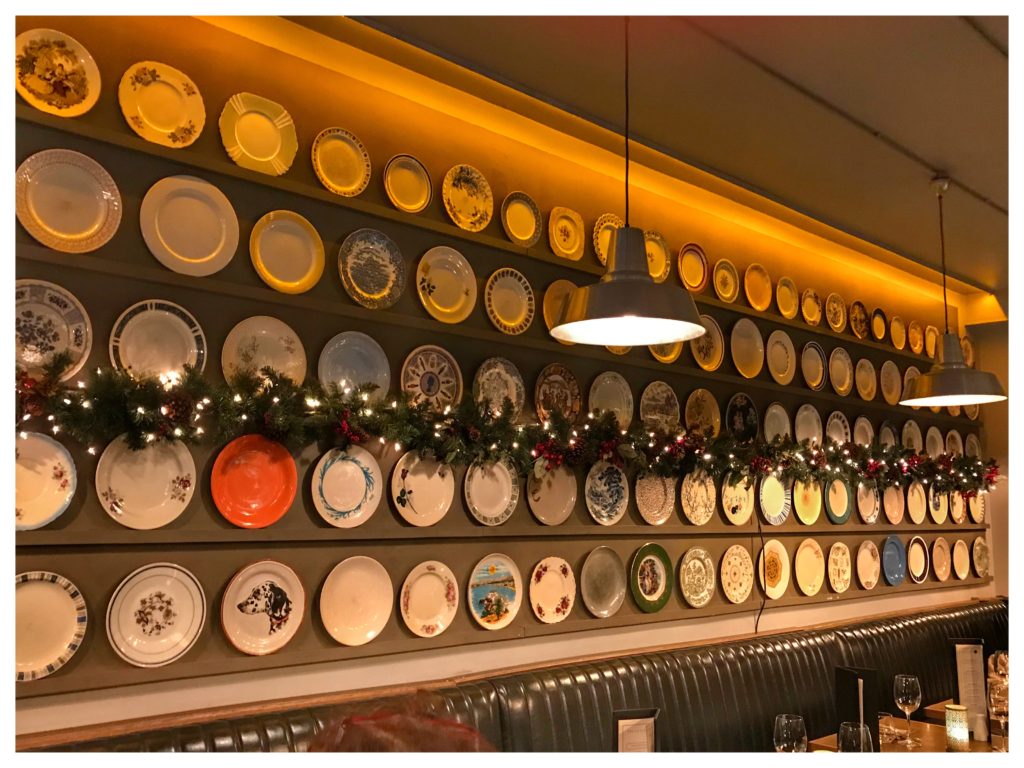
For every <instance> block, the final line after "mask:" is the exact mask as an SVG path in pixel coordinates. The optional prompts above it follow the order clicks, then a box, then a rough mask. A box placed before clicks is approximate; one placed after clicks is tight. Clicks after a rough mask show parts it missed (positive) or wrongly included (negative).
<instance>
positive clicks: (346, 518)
mask: <svg viewBox="0 0 1024 768" xmlns="http://www.w3.org/2000/svg"><path fill="white" fill-rule="evenodd" d="M383 488H384V480H383V476H382V475H381V471H380V465H379V464H377V460H376V459H375V458H374V457H373V455H372V454H371V453H370V452H369V451H367V450H366V449H365V448H360V447H359V446H358V445H350V446H349V447H348V448H346V449H345V450H341V449H340V448H332V449H331V450H329V451H328V452H327V453H325V454H324V455H323V456H322V457H321V458H320V461H318V462H317V465H316V468H315V469H314V470H313V506H315V507H316V511H317V512H319V513H320V517H322V518H323V519H324V520H326V521H327V522H328V523H330V524H331V525H333V526H334V527H335V528H355V527H356V526H358V525H362V524H363V523H365V522H366V521H367V520H369V519H370V517H371V516H372V515H373V513H374V512H376V511H377V506H378V505H379V504H380V498H381V495H382V493H383Z"/></svg>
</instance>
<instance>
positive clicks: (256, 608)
mask: <svg viewBox="0 0 1024 768" xmlns="http://www.w3.org/2000/svg"><path fill="white" fill-rule="evenodd" d="M305 613H306V591H305V590H304V589H303V588H302V581H301V580H300V579H299V576H298V574H296V573H295V571H293V570H292V569H291V568H289V567H288V566H287V565H285V564H284V563H279V562H278V561H276V560H260V561H259V562H255V563H250V564H249V565H247V566H245V567H244V568H242V569H241V570H240V571H239V572H238V573H236V574H235V575H234V577H232V579H231V581H230V582H228V585H227V586H226V587H225V588H224V597H223V598H221V603H220V625H221V628H222V629H223V630H224V635H225V637H227V639H228V642H230V643H231V644H232V645H233V646H235V648H237V649H238V650H240V651H241V652H242V653H248V654H249V655H251V656H266V655H267V654H269V653H274V652H275V651H279V650H281V649H282V648H284V647H285V646H286V645H287V644H288V642H289V641H290V640H291V639H292V638H293V637H295V633H296V632H298V631H299V627H300V626H302V620H303V618H305Z"/></svg>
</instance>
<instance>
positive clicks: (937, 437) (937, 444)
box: [924, 426, 946, 459]
mask: <svg viewBox="0 0 1024 768" xmlns="http://www.w3.org/2000/svg"><path fill="white" fill-rule="evenodd" d="M945 447H946V446H945V442H944V441H943V439H942V432H940V431H939V428H938V427H934V426H933V427H928V431H927V432H925V435H924V450H925V453H927V454H928V455H929V456H931V457H932V458H933V459H936V458H938V457H939V456H941V455H942V452H943V450H944V449H945Z"/></svg>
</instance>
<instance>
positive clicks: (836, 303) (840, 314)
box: [825, 292, 846, 333]
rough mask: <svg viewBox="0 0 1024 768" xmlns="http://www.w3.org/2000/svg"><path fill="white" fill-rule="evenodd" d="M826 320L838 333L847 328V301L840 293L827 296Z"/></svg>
mask: <svg viewBox="0 0 1024 768" xmlns="http://www.w3.org/2000/svg"><path fill="white" fill-rule="evenodd" d="M825 320H826V321H827V322H828V327H829V328H831V329H832V330H833V331H835V332H836V333H842V332H843V330H844V329H845V328H846V303H845V302H844V301H843V297H842V296H840V295H839V294H838V293H834V292H833V293H830V294H829V295H828V296H826V297H825Z"/></svg>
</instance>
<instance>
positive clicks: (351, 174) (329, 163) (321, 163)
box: [312, 128, 372, 197]
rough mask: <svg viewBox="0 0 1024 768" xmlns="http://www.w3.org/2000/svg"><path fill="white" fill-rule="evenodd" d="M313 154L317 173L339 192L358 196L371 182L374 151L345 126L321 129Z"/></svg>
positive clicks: (328, 187) (328, 185)
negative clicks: (371, 159) (372, 153)
mask: <svg viewBox="0 0 1024 768" xmlns="http://www.w3.org/2000/svg"><path fill="white" fill-rule="evenodd" d="M312 156H313V170H314V171H315V172H316V177H317V178H318V179H320V183H321V184H323V185H324V187H325V188H327V189H328V190H330V191H331V192H333V193H334V194H336V195H341V196H342V197H355V196H356V195H359V194H361V193H362V192H363V190H365V189H366V185H367V184H369V183H370V172H371V170H372V166H371V163H370V153H369V152H367V151H366V147H364V146H363V142H361V141H360V140H359V139H358V138H357V137H356V135H355V134H354V133H351V132H350V131H346V130H345V129H344V128H324V129H323V130H322V131H320V133H318V134H317V135H316V138H315V139H313V150H312Z"/></svg>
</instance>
